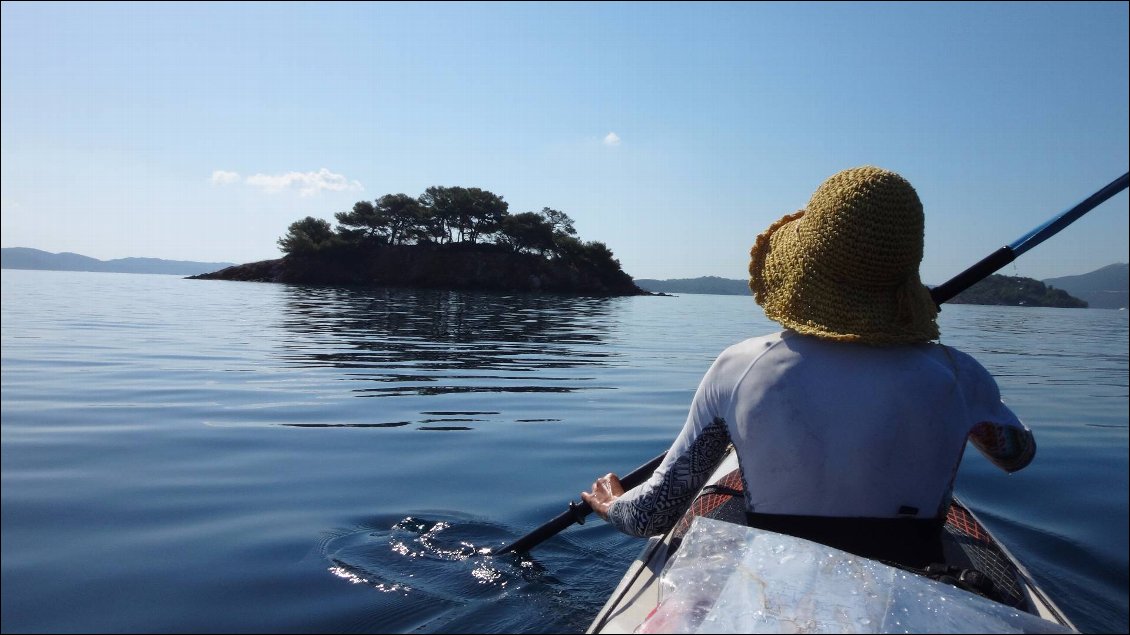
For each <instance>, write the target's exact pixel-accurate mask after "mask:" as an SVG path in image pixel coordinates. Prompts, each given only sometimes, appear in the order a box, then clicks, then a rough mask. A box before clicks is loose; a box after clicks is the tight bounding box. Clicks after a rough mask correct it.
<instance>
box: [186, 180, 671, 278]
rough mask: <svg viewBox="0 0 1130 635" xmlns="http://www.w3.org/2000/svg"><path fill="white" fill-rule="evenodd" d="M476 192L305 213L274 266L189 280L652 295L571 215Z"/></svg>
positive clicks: (454, 190)
mask: <svg viewBox="0 0 1130 635" xmlns="http://www.w3.org/2000/svg"><path fill="white" fill-rule="evenodd" d="M508 208H509V204H508V203H507V202H506V201H505V200H503V198H502V197H501V196H499V195H497V194H494V193H493V192H489V191H487V190H483V189H480V188H475V187H472V188H466V187H441V186H434V187H429V188H428V189H427V190H425V192H424V193H423V194H421V195H420V196H419V197H415V198H414V197H411V196H409V195H407V194H386V195H385V196H382V197H380V198H378V199H376V200H375V201H359V202H358V203H356V204H355V205H354V206H353V209H352V210H350V211H347V212H339V213H337V214H335V218H336V219H337V223H338V226H337V227H336V228H334V227H332V226H331V225H330V223H329V222H327V221H325V220H323V219H319V218H314V217H312V216H307V217H306V218H304V219H302V220H298V221H295V222H293V223H291V225H290V227H289V228H288V230H287V233H286V235H284V236H283V237H281V238H279V240H278V244H279V248H280V249H281V250H282V251H283V252H284V253H285V254H286V255H285V256H283V257H282V258H278V259H275V260H264V261H260V262H253V263H247V264H243V265H235V266H232V267H227V268H225V269H222V270H220V271H215V272H212V273H206V274H200V275H195V276H191V278H193V279H199V280H244V281H256V282H286V283H297V284H325V285H339V284H340V285H374V286H390V287H420V288H434V289H456V290H483V291H503V292H554V293H572V294H592V295H650V294H649V293H648V292H647V291H644V290H643V289H640V288H639V287H638V286H636V284H635V283H634V282H633V281H632V277H631V276H629V275H628V274H626V273H624V270H623V269H622V268H621V267H620V261H619V260H617V259H616V258H615V257H613V254H612V250H611V249H609V248H608V246H607V245H605V244H604V243H602V242H598V241H591V242H582V241H581V240H579V239H578V238H577V237H576V234H577V232H576V229H575V228H574V227H573V220H572V218H570V217H569V215H568V214H566V213H564V212H561V211H558V210H555V209H551V208H549V207H544V208H542V210H541V211H540V212H522V213H520V214H510V212H509V209H508Z"/></svg>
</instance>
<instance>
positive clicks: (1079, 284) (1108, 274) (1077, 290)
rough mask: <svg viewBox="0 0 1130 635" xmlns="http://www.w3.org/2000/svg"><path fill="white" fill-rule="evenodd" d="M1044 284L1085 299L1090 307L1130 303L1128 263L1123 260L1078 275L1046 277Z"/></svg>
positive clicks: (1117, 307) (1116, 306)
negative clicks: (1129, 300) (1129, 297)
mask: <svg viewBox="0 0 1130 635" xmlns="http://www.w3.org/2000/svg"><path fill="white" fill-rule="evenodd" d="M1044 284H1046V285H1048V286H1052V287H1055V288H1057V289H1063V290H1064V291H1066V292H1068V293H1070V294H1071V295H1073V296H1075V297H1077V298H1080V299H1083V300H1086V301H1087V304H1089V305H1090V306H1091V308H1092V309H1122V308H1126V306H1127V305H1128V304H1130V303H1128V302H1127V296H1130V264H1127V263H1125V262H1123V263H1118V264H1114V265H1107V266H1105V267H1103V268H1102V269H1096V270H1095V271H1092V272H1090V273H1084V274H1081V275H1078V276H1063V277H1062V278H1048V279H1047V280H1044Z"/></svg>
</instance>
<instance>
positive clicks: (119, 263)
mask: <svg viewBox="0 0 1130 635" xmlns="http://www.w3.org/2000/svg"><path fill="white" fill-rule="evenodd" d="M230 266H232V263H230V262H196V261H193V260H164V259H162V258H115V259H114V260H98V259H97V258H91V257H90V256H83V255H82V254H74V253H71V252H67V251H65V252H63V253H58V254H55V253H51V252H48V251H42V250H40V249H31V248H29V247H4V248H3V249H0V267H2V268H4V269H35V270H40V271H97V272H102V273H159V274H165V275H174V276H191V275H193V274H197V273H205V272H208V271H215V270H217V269H222V268H224V267H230Z"/></svg>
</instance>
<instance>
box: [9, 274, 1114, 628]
mask: <svg viewBox="0 0 1130 635" xmlns="http://www.w3.org/2000/svg"><path fill="white" fill-rule="evenodd" d="M2 276H3V277H2V283H3V284H2V287H3V298H2V314H3V324H2V327H3V328H2V343H3V354H2V396H3V407H2V422H3V424H2V463H3V470H2V472H3V474H2V498H3V513H2V523H3V527H2V533H0V536H2V541H3V554H2V555H3V558H2V563H3V567H2V568H3V578H2V596H3V607H2V609H3V610H2V617H0V620H2V624H0V626H2V630H3V631H4V632H16V631H22V632H68V631H71V632H73V631H83V632H91V631H114V632H151V631H155V632H168V631H178V632H181V631H198V632H251V631H279V632H296V631H304V632H311V631H327V632H361V631H375V632H529V633H534V632H580V631H583V630H584V628H585V627H586V626H587V625H588V622H589V621H590V620H591V619H592V617H593V616H594V615H595V613H596V612H597V611H598V610H599V608H600V606H601V605H602V604H603V602H604V599H605V597H606V596H607V594H608V593H609V592H610V591H611V590H612V589H613V588H614V587H615V585H616V584H617V582H618V581H619V578H620V576H621V575H622V573H623V571H624V569H625V568H626V567H627V566H628V564H629V563H630V562H631V561H632V559H633V558H634V557H635V555H636V554H637V552H638V551H639V549H640V547H641V546H642V545H643V542H642V541H641V540H640V539H635V538H630V537H627V536H623V535H620V534H617V533H616V532H614V531H613V530H611V529H610V528H609V527H608V526H607V525H605V524H604V523H602V522H600V521H599V520H594V521H591V522H588V523H586V524H585V525H584V526H581V527H573V528H571V529H569V530H566V531H565V532H563V533H562V534H560V535H558V536H557V537H555V538H553V539H551V540H549V541H548V542H546V543H544V544H543V545H541V546H540V547H538V548H537V549H535V550H534V551H533V552H532V554H530V555H527V556H521V557H519V556H517V555H508V556H493V555H490V554H489V553H488V552H489V550H490V549H492V548H495V549H497V548H498V547H499V546H501V545H502V544H505V543H507V542H509V541H512V540H514V539H516V538H518V537H520V536H521V535H523V534H524V533H526V532H527V531H529V530H531V529H532V528H534V527H536V526H537V525H539V524H540V523H542V522H544V521H545V520H548V519H549V518H551V517H553V516H555V515H557V514H558V513H560V512H561V511H563V510H564V509H565V505H566V504H567V503H568V501H569V500H570V499H576V498H577V497H578V493H579V492H580V491H581V490H582V489H587V488H588V487H589V485H590V484H591V483H592V480H593V479H594V478H595V477H597V476H599V475H601V474H604V473H605V472H608V471H616V472H619V473H621V474H623V473H625V472H627V471H629V470H631V469H632V468H634V467H636V466H637V465H639V464H641V463H643V462H645V461H646V460H648V459H650V458H652V457H653V456H655V455H657V454H658V453H659V452H661V451H663V450H664V449H666V447H667V445H668V444H669V443H670V442H671V441H672V440H673V438H674V437H675V435H676V434H677V432H678V431H679V429H680V427H681V426H682V424H683V421H684V420H685V417H686V410H687V406H688V405H689V403H690V399H691V397H692V396H693V394H694V391H695V388H696V387H697V384H698V381H699V379H700V378H701V376H702V374H703V372H705V371H706V369H707V368H708V367H709V365H710V363H711V362H712V361H713V359H714V356H715V355H717V354H718V352H719V351H721V350H722V349H723V348H725V347H726V346H728V345H730V344H732V343H734V342H737V341H739V340H741V339H744V338H747V337H751V336H755V335H761V334H765V333H769V332H772V331H775V330H777V327H776V325H775V324H773V323H771V322H769V321H767V320H766V319H765V318H764V317H763V315H762V313H761V311H760V309H759V308H758V307H757V306H756V305H755V304H754V302H753V300H752V299H751V298H748V297H739V296H710V295H684V296H681V297H631V298H588V297H568V296H555V295H500V294H480V293H455V292H437V291H417V290H395V289H345V288H324V287H305V286H287V285H275V284H256V283H240V282H225V281H195V280H184V279H180V278H176V277H170V276H155V275H131V274H105V273H74V272H47V271H14V270H4V271H3V272H2ZM940 322H941V326H942V332H943V342H945V343H948V344H952V345H954V346H957V347H959V348H962V349H963V350H966V351H968V352H970V353H971V354H973V355H974V356H976V357H977V358H978V359H980V360H981V362H982V363H983V364H984V365H985V366H986V367H987V368H989V370H990V371H992V372H993V373H994V374H995V375H996V377H997V378H998V381H999V383H1000V386H1001V389H1002V393H1003V394H1004V398H1005V400H1006V401H1007V403H1008V404H1009V405H1010V406H1011V407H1012V408H1013V409H1014V410H1015V411H1016V412H1017V413H1018V414H1019V415H1020V417H1021V418H1022V419H1024V420H1025V422H1026V423H1027V424H1028V425H1029V426H1031V427H1032V428H1033V429H1034V431H1035V433H1036V435H1037V440H1038V444H1039V451H1038V454H1037V457H1036V461H1035V462H1034V463H1033V464H1032V465H1031V466H1030V467H1029V468H1028V469H1025V470H1023V471H1021V472H1019V473H1017V474H1013V475H1005V474H1004V473H1003V472H1000V471H998V470H996V468H994V467H993V466H991V465H990V464H989V463H988V462H987V461H985V460H984V459H983V458H981V457H980V456H979V455H978V454H977V453H976V452H975V451H970V452H968V453H967V454H966V458H965V461H964V463H963V466H962V468H961V472H960V474H959V477H958V486H957V489H958V492H959V494H960V495H961V496H963V497H964V499H965V500H966V501H967V502H968V503H969V504H970V505H971V507H973V509H974V510H975V511H977V512H978V513H979V514H980V515H981V516H982V518H983V520H984V521H985V522H986V524H988V525H989V526H990V529H991V530H992V531H994V532H995V533H996V534H997V535H998V537H999V538H1001V540H1002V542H1004V543H1005V544H1006V545H1007V546H1008V547H1009V548H1010V549H1011V550H1012V551H1013V552H1014V553H1015V554H1016V555H1017V556H1018V557H1019V558H1020V559H1021V560H1022V561H1023V562H1024V563H1025V564H1026V566H1027V567H1028V568H1029V569H1030V570H1031V572H1032V573H1033V574H1034V575H1035V577H1036V578H1037V579H1038V580H1039V582H1040V583H1041V584H1042V585H1043V587H1044V588H1045V590H1046V591H1048V592H1049V594H1050V595H1051V596H1052V598H1053V599H1054V600H1055V601H1056V602H1057V603H1058V604H1059V605H1060V606H1061V607H1062V608H1063V609H1064V610H1065V611H1066V612H1067V613H1068V615H1069V616H1070V617H1071V618H1072V619H1073V620H1075V622H1076V624H1077V625H1078V626H1080V627H1081V628H1082V629H1083V630H1085V631H1106V632H1125V631H1126V628H1127V615H1128V607H1127V593H1128V584H1127V575H1128V561H1127V552H1128V550H1127V499H1128V494H1127V492H1128V485H1127V474H1128V460H1127V455H1128V439H1127V418H1128V416H1127V403H1128V387H1127V386H1128V368H1127V349H1128V340H1127V332H1128V328H1127V315H1126V312H1125V311H1108V310H1071V309H1035V308H1002V307H978V306H947V307H946V308H945V310H944V311H943V312H942V315H941V318H940Z"/></svg>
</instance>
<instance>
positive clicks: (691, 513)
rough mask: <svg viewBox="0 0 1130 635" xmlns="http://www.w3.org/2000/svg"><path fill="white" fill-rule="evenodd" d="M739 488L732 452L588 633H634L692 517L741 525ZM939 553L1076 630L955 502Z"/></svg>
mask: <svg viewBox="0 0 1130 635" xmlns="http://www.w3.org/2000/svg"><path fill="white" fill-rule="evenodd" d="M741 489H742V482H741V478H740V472H739V471H738V463H737V455H736V454H735V453H734V452H733V451H732V450H731V451H730V452H729V453H728V454H727V455H726V457H725V458H724V459H723V460H722V463H721V464H720V465H719V467H718V468H717V469H716V470H715V471H714V473H713V475H712V476H711V477H710V479H709V480H708V481H707V484H706V486H705V487H704V488H703V491H702V492H700V493H699V496H698V497H697V498H696V499H695V502H694V503H693V504H692V505H691V508H690V510H688V511H687V513H686V514H685V515H684V517H683V518H682V519H681V520H680V521H679V523H677V524H676V526H675V528H674V529H672V530H671V531H670V532H668V533H667V534H665V535H663V536H654V537H651V538H649V539H648V542H647V544H646V545H645V546H644V547H643V549H642V550H641V551H640V553H639V555H638V556H637V558H636V560H635V561H634V562H633V563H632V565H631V566H630V567H629V568H628V571H627V572H626V573H625V575H624V577H623V579H622V580H621V581H620V584H619V585H618V586H617V587H616V589H615V590H614V591H613V592H612V594H611V596H609V599H608V601H607V602H606V603H605V605H604V607H603V608H602V609H601V611H600V612H599V613H598V614H597V616H596V618H595V619H594V620H593V622H592V624H591V625H590V627H589V629H588V631H587V632H589V633H631V632H633V631H635V630H636V628H637V627H638V626H639V625H640V624H641V623H643V622H644V620H646V619H647V617H648V616H649V615H650V614H651V613H652V612H653V611H655V609H656V607H657V606H658V604H659V599H660V598H659V586H660V585H659V577H660V574H661V572H662V571H663V568H664V566H666V564H667V562H668V561H669V560H670V558H671V557H672V556H674V554H675V552H676V551H677V549H678V547H679V544H680V542H681V540H682V537H683V535H685V534H686V532H687V530H688V529H689V528H690V526H691V523H692V522H693V520H694V518H695V517H698V516H702V517H707V518H713V519H716V520H724V521H728V522H733V523H737V524H744V523H745V503H744V500H743V498H742V496H741V495H740V494H741ZM943 549H944V553H945V559H946V562H945V564H947V565H950V566H953V567H957V568H958V569H967V570H968V569H972V570H976V571H980V572H982V573H983V574H985V575H987V576H988V577H989V578H990V579H991V580H992V581H993V586H994V588H995V590H996V593H995V595H996V596H997V597H996V598H995V599H996V600H998V601H999V602H1000V603H1002V604H1006V605H1008V606H1010V607H1013V608H1015V609H1017V610H1020V611H1024V612H1027V613H1030V614H1032V615H1035V616H1038V617H1040V618H1043V619H1045V620H1048V621H1049V622H1052V623H1054V624H1058V625H1060V626H1063V627H1065V628H1067V629H1070V630H1071V631H1076V632H1078V631H1077V629H1076V628H1075V626H1074V625H1073V624H1072V623H1071V622H1070V621H1069V620H1068V619H1067V617H1066V616H1065V615H1064V613H1063V612H1062V611H1061V610H1060V609H1059V608H1058V607H1057V606H1056V605H1055V604H1054V603H1053V602H1052V601H1051V599H1050V598H1048V597H1047V595H1046V594H1045V593H1044V592H1043V591H1041V590H1040V588H1039V587H1038V586H1037V585H1036V583H1035V581H1034V580H1033V579H1032V576H1031V575H1030V574H1029V573H1028V571H1027V570H1025V569H1024V567H1023V566H1022V565H1021V564H1020V563H1019V562H1018V561H1017V559H1016V558H1015V557H1014V556H1013V555H1012V554H1011V553H1010V552H1009V551H1008V550H1007V549H1006V548H1005V547H1004V546H1003V545H1001V544H1000V543H999V542H998V541H997V540H996V539H995V538H994V537H993V536H992V534H991V533H990V532H989V531H988V530H987V529H985V527H984V525H983V524H982V523H981V522H980V521H979V520H977V517H976V516H975V515H974V514H973V513H972V512H971V511H969V509H968V508H966V507H965V506H964V505H963V504H962V503H961V502H960V501H959V500H956V499H955V500H954V502H953V504H952V506H951V507H950V510H949V513H948V514H947V518H946V527H945V531H944V532H943Z"/></svg>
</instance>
